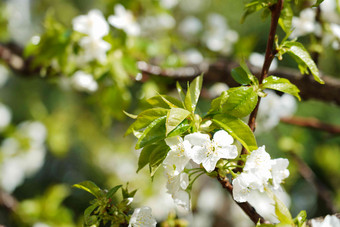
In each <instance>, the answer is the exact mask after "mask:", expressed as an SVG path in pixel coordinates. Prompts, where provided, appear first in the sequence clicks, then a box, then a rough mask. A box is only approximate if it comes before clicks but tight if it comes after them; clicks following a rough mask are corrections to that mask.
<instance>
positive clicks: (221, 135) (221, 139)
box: [213, 130, 234, 146]
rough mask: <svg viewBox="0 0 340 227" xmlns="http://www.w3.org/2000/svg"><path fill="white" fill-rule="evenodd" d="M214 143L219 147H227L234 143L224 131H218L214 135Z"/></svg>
mask: <svg viewBox="0 0 340 227" xmlns="http://www.w3.org/2000/svg"><path fill="white" fill-rule="evenodd" d="M213 138H214V141H215V142H216V143H217V144H218V145H219V146H228V145H231V144H232V143H233V142H234V139H233V137H232V136H231V135H229V133H228V132H226V131H224V130H219V131H217V132H216V133H215V134H214V137H213Z"/></svg>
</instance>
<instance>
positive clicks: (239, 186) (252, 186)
mask: <svg viewBox="0 0 340 227" xmlns="http://www.w3.org/2000/svg"><path fill="white" fill-rule="evenodd" d="M260 188H263V184H262V182H261V181H260V179H259V178H258V177H257V176H256V175H255V174H253V173H249V172H243V173H241V174H240V175H238V176H237V177H236V178H235V179H234V180H233V198H234V199H235V200H236V201H237V202H239V203H242V202H246V201H248V199H249V196H250V193H251V192H252V191H253V190H257V189H260Z"/></svg>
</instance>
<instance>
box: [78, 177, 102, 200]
mask: <svg viewBox="0 0 340 227" xmlns="http://www.w3.org/2000/svg"><path fill="white" fill-rule="evenodd" d="M73 187H76V188H79V189H82V190H85V191H87V192H89V193H91V194H92V195H94V196H95V197H97V198H100V197H101V196H102V192H101V189H100V188H99V187H98V186H97V185H96V184H95V183H93V182H92V181H83V182H81V183H78V184H74V185H73Z"/></svg>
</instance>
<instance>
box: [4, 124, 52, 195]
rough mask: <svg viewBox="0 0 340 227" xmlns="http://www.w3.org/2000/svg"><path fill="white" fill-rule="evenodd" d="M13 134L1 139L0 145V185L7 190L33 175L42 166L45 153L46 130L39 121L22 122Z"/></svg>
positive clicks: (10, 190)
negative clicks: (0, 160)
mask: <svg viewBox="0 0 340 227" xmlns="http://www.w3.org/2000/svg"><path fill="white" fill-rule="evenodd" d="M14 135H15V136H14V137H8V138H6V139H5V140H3V142H2V144H1V147H0V149H1V151H2V152H1V155H2V157H1V159H2V163H0V173H1V175H0V185H1V187H2V188H4V190H6V191H7V192H12V191H14V189H15V188H16V187H18V186H19V185H20V184H22V183H23V182H24V179H25V178H27V177H31V176H32V175H34V174H35V173H36V172H37V171H38V170H39V169H40V168H41V167H42V166H43V164H44V159H45V154H46V149H45V146H44V142H45V139H46V135H47V131H46V128H45V126H44V125H43V124H42V123H41V122H37V121H26V122H23V123H21V124H19V125H18V127H17V130H16V132H15V134H14ZM17 138H18V139H17Z"/></svg>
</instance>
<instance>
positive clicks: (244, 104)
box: [222, 86, 258, 117]
mask: <svg viewBox="0 0 340 227" xmlns="http://www.w3.org/2000/svg"><path fill="white" fill-rule="evenodd" d="M228 95H229V97H228V99H227V101H226V102H225V103H224V104H223V105H222V112H223V113H226V114H228V115H232V116H234V117H245V116H247V115H249V114H250V113H251V112H252V111H253V110H254V108H255V106H256V104H257V100H258V96H257V92H256V91H255V90H254V87H252V86H250V87H236V88H231V89H229V90H228Z"/></svg>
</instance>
